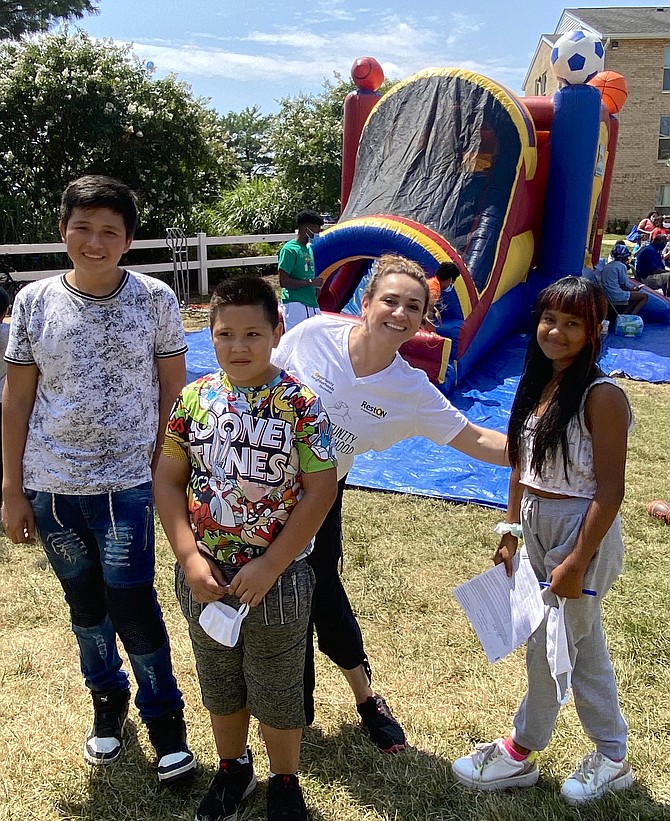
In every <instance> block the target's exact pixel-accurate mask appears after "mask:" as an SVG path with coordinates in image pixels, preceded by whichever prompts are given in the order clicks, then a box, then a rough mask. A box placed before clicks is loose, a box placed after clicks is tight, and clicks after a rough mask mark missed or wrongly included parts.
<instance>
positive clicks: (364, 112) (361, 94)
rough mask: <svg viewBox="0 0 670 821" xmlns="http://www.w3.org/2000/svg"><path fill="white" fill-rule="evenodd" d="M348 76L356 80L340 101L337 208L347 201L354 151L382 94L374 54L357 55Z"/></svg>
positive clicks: (381, 75)
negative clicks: (339, 166) (372, 55)
mask: <svg viewBox="0 0 670 821" xmlns="http://www.w3.org/2000/svg"><path fill="white" fill-rule="evenodd" d="M351 79H352V80H353V81H354V83H356V86H357V89H356V91H352V92H350V93H349V94H347V96H346V99H345V100H344V118H343V125H342V185H341V188H340V203H341V205H340V207H341V209H342V211H344V208H345V206H346V204H347V200H348V199H349V194H350V193H351V185H352V183H353V181H354V172H355V170H356V154H357V153H358V143H359V141H360V139H361V132H362V131H363V126H364V125H365V122H366V120H367V118H368V116H369V114H370V112H371V111H372V109H373V108H374V107H375V105H376V104H377V100H379V98H380V97H381V96H382V95H381V94H380V93H379V92H378V91H377V89H378V88H379V87H380V86H381V84H382V83H383V82H384V71H383V70H382V67H381V66H380V65H379V63H378V62H377V60H375V58H374V57H359V58H358V60H356V61H355V62H354V64H353V66H352V67H351Z"/></svg>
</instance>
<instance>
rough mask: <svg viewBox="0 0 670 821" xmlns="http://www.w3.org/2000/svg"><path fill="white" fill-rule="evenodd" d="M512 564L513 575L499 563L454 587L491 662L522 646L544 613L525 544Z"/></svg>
mask: <svg viewBox="0 0 670 821" xmlns="http://www.w3.org/2000/svg"><path fill="white" fill-rule="evenodd" d="M513 566H514V573H513V575H512V578H511V579H509V578H507V576H506V575H505V566H504V565H502V564H499V565H496V566H494V567H492V568H490V569H489V570H485V571H484V572H483V573H481V574H480V575H479V576H475V577H474V579H470V581H467V582H464V583H463V584H461V585H459V586H458V587H455V588H454V591H453V592H454V596H456V599H457V600H458V603H459V604H460V605H461V607H462V608H463V610H464V611H465V615H466V616H467V617H468V619H469V620H470V623H471V624H472V626H473V627H474V629H475V632H476V633H477V636H478V638H479V640H480V641H481V643H482V647H483V648H484V652H485V653H486V657H487V658H488V660H489V661H491V662H496V661H500V659H502V658H505V656H507V655H509V654H510V653H511V652H512V650H516V648H517V647H520V646H521V645H522V644H523V643H524V642H525V641H527V639H528V638H529V636H531V634H532V633H534V632H535V630H537V628H538V627H539V626H540V623H541V621H542V619H543V617H544V602H543V600H542V594H541V591H540V586H539V583H538V581H537V576H536V575H535V573H534V572H533V568H532V567H531V564H530V560H529V558H528V555H527V554H526V551H525V550H524V549H523V548H522V549H521V550H519V551H518V552H517V553H516V555H515V557H514V563H513Z"/></svg>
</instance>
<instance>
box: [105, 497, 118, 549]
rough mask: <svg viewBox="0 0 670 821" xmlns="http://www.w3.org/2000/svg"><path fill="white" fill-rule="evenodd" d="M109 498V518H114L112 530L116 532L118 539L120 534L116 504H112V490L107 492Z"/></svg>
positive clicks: (115, 535) (115, 536)
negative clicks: (117, 526) (116, 517)
mask: <svg viewBox="0 0 670 821" xmlns="http://www.w3.org/2000/svg"><path fill="white" fill-rule="evenodd" d="M107 498H108V499H109V518H110V519H111V520H112V532H113V533H114V538H115V539H118V538H119V534H118V533H117V532H116V519H115V518H114V505H113V504H112V491H111V490H110V491H109V493H108V494H107Z"/></svg>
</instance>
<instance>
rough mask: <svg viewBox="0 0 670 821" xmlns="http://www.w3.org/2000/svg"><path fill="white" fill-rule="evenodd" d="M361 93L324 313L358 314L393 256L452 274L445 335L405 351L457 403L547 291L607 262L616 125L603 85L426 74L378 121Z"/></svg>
mask: <svg viewBox="0 0 670 821" xmlns="http://www.w3.org/2000/svg"><path fill="white" fill-rule="evenodd" d="M363 59H368V60H370V59H371V58H363ZM356 93H364V94H365V95H366V97H364V98H363V99H364V101H367V102H368V105H369V107H370V108H372V110H371V112H370V114H369V116H368V117H367V121H366V122H365V124H364V125H363V127H362V129H361V131H360V140H359V142H358V150H357V153H356V155H355V169H354V170H353V173H352V169H347V168H343V175H347V174H348V175H349V176H350V177H351V178H353V181H352V183H351V190H350V192H346V191H344V189H343V195H345V196H346V195H347V194H348V198H347V201H346V204H344V203H343V206H344V207H343V212H342V216H341V219H340V220H339V222H338V223H337V224H336V225H335V226H333V227H331V228H328V229H327V230H325V231H324V232H323V233H322V234H321V237H320V238H318V239H317V240H316V241H315V242H314V244H313V248H314V256H315V261H316V266H317V270H318V271H319V272H320V274H321V275H322V276H323V277H324V278H325V280H326V284H325V286H324V288H323V290H322V292H321V295H320V298H319V302H320V304H321V307H322V309H324V310H328V311H335V312H345V313H354V314H355V313H357V312H358V306H359V305H360V294H361V290H362V287H363V286H364V283H365V279H366V276H367V274H368V273H369V271H370V269H371V266H372V265H373V264H374V260H375V259H376V258H378V257H379V256H380V255H381V254H383V253H385V252H393V253H399V254H402V255H404V256H406V257H409V258H411V259H413V260H415V261H417V262H418V263H420V264H421V265H422V266H423V268H424V270H425V271H426V272H427V273H428V274H429V275H430V274H432V273H434V271H435V269H436V268H437V266H438V264H439V263H440V262H443V261H452V262H454V263H455V264H456V265H457V266H458V268H459V271H460V273H461V276H460V277H458V279H457V280H456V283H455V288H454V290H453V291H452V292H451V293H449V294H448V295H447V296H446V299H445V300H443V310H442V312H441V318H440V322H439V323H438V325H437V326H436V328H435V330H436V332H437V333H430V332H426V331H421V332H419V334H417V336H416V337H415V338H414V339H413V340H411V341H410V342H409V343H407V346H406V348H405V349H404V350H403V351H402V353H403V355H405V356H406V357H407V358H408V360H409V361H410V362H412V364H414V365H416V366H417V367H423V368H424V369H425V370H426V371H427V372H428V374H429V376H430V377H431V379H432V380H433V381H434V382H436V383H437V384H442V385H444V390H445V391H446V392H448V391H450V390H451V388H453V386H454V385H455V384H457V382H458V381H459V380H460V379H462V378H463V377H464V376H465V375H466V373H467V372H468V371H469V370H470V369H471V368H472V366H473V365H474V364H475V363H476V362H477V361H479V360H480V359H481V357H482V356H483V355H484V354H485V353H486V352H487V351H488V350H490V349H491V348H493V347H494V346H496V345H497V343H498V342H499V341H500V340H501V339H502V338H504V337H505V336H507V335H509V334H510V333H512V332H514V331H516V330H518V329H519V328H523V327H524V325H525V324H526V323H527V320H528V317H529V313H530V306H531V305H532V303H533V301H534V298H535V295H536V294H537V292H538V291H539V290H540V289H541V288H542V287H544V285H546V284H547V283H548V282H550V281H553V280H554V279H557V278H559V277H561V276H565V275H566V274H580V273H581V272H582V270H583V268H584V266H585V265H586V266H588V267H592V266H593V265H594V264H595V263H597V262H598V259H599V255H600V243H601V239H602V234H603V227H604V224H605V217H606V203H607V196H608V193H609V183H610V178H611V174H612V167H613V164H614V158H615V153H616V138H617V132H618V121H617V119H616V117H615V116H614V115H611V114H610V113H609V112H608V110H607V108H606V106H605V105H604V103H603V101H602V96H601V92H600V91H599V89H598V88H596V87H595V86H593V85H586V84H581V85H566V86H565V87H563V88H562V89H561V90H560V91H558V92H557V94H556V95H555V96H554V97H553V98H549V97H525V98H523V99H521V98H519V97H517V96H516V95H515V94H513V93H512V92H511V91H509V90H508V89H506V88H504V87H503V86H501V85H499V84H497V83H495V82H494V81H492V80H490V79H487V78H486V77H483V76H481V75H479V74H475V73H472V72H469V71H465V70H463V69H428V70H425V71H421V72H419V73H418V74H415V75H413V76H412V77H410V78H409V79H407V80H405V81H404V82H402V83H400V84H398V85H396V86H394V87H393V88H392V89H391V90H390V91H389V92H388V93H387V94H386V95H384V96H383V97H381V98H380V99H378V100H373V101H372V102H373V103H376V104H374V107H372V106H371V105H370V103H369V101H370V96H369V95H370V91H369V90H365V91H364V92H354V94H356ZM345 112H346V108H345ZM345 117H346V113H345ZM348 130H349V131H351V129H348V127H347V124H346V122H345V139H346V136H347V133H348ZM356 136H357V135H356ZM349 153H352V152H349ZM346 156H347V152H346V151H345V152H344V157H345V160H346ZM643 318H644V320H645V322H648V321H660V322H666V323H667V322H670V304H669V303H668V301H667V300H664V299H663V298H662V297H659V296H658V295H655V294H653V295H652V297H651V298H650V300H649V303H648V305H647V306H646V314H643Z"/></svg>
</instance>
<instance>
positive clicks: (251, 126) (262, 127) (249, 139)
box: [223, 105, 274, 179]
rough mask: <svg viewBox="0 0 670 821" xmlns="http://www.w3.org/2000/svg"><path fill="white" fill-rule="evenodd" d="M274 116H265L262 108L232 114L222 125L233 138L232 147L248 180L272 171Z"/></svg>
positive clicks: (226, 116) (231, 138) (231, 112)
mask: <svg viewBox="0 0 670 821" xmlns="http://www.w3.org/2000/svg"><path fill="white" fill-rule="evenodd" d="M273 119H274V118H273V117H272V115H267V116H263V115H262V114H261V112H260V107H259V106H257V105H255V106H253V107H252V108H245V109H243V110H242V111H230V112H228V114H226V115H225V116H224V117H223V124H224V126H225V127H226V130H227V131H228V134H229V135H230V147H231V148H232V150H233V151H234V152H235V156H236V157H237V161H238V163H239V165H240V168H241V169H242V171H243V172H244V174H245V176H246V177H247V179H251V177H253V176H256V175H266V174H267V173H268V172H269V171H270V169H271V168H272V151H271V147H270V129H271V127H272V122H273Z"/></svg>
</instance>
